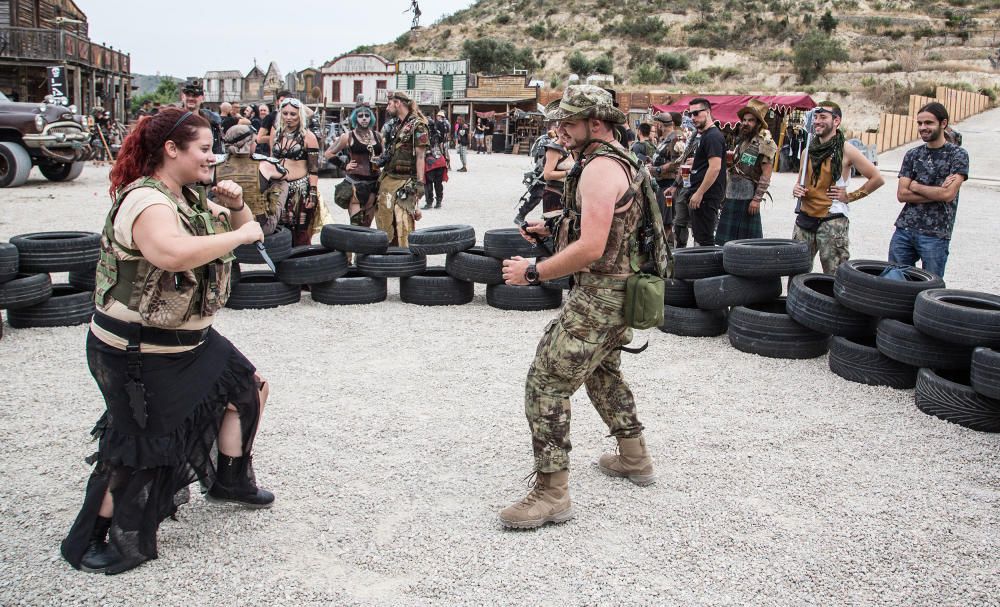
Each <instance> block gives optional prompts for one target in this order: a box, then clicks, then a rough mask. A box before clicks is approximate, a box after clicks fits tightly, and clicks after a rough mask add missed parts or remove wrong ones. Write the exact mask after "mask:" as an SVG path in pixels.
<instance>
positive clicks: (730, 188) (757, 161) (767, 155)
mask: <svg viewBox="0 0 1000 607" xmlns="http://www.w3.org/2000/svg"><path fill="white" fill-rule="evenodd" d="M767 113H768V108H767V105H766V104H764V103H763V102H761V101H758V100H756V99H751V100H750V102H749V104H747V105H746V106H745V107H743V108H741V109H740V111H739V112H738V113H737V116H739V117H740V119H741V120H742V118H743V116H744V115H746V114H751V115H752V116H753V117H754V118H756V120H757V128H756V131H755V132H753V133H749V134H748V135H746V136H744V135H743V134H742V131H741V134H740V137H739V140H738V141H737V143H736V149H735V150H734V151H733V164H732V166H731V167H729V169H728V171H729V175H728V176H727V177H728V179H727V180H726V201H725V203H723V206H722V215H721V217H720V219H719V227H718V229H717V230H716V232H715V244H717V245H724V244H726V243H727V242H729V241H730V240H738V239H742V238H763V237H764V229H763V227H762V225H761V219H760V203H761V201H762V200H763V199H764V195H765V194H767V188H768V186H770V184H771V168H772V166H773V164H774V153H775V152H776V151H777V150H778V146H777V145H776V144H775V143H774V139H772V138H771V132H770V131H769V130H768V128H767V123H766V122H765V120H764V119H765V117H766V116H767Z"/></svg>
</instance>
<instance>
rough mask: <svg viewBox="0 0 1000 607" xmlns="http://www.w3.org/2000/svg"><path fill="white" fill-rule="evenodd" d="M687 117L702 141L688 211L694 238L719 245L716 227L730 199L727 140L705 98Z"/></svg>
mask: <svg viewBox="0 0 1000 607" xmlns="http://www.w3.org/2000/svg"><path fill="white" fill-rule="evenodd" d="M687 114H688V115H689V116H690V117H691V120H692V121H693V122H694V126H695V128H696V129H698V135H699V137H700V139H701V142H700V143H699V144H698V149H697V150H696V151H695V153H694V160H693V164H692V165H691V197H690V198H689V199H688V203H687V204H688V209H689V210H690V217H691V235H692V236H693V237H694V240H695V243H696V244H698V245H702V246H704V245H712V244H715V225H716V223H717V222H718V219H719V211H720V210H721V209H722V202H723V201H724V200H725V197H726V173H725V171H723V170H722V167H723V162H724V160H725V158H726V137H725V135H723V134H722V131H720V130H719V127H717V126H715V121H714V120H713V119H712V104H711V103H709V101H708V100H707V99H703V98H701V97H699V98H697V99H692V100H691V103H689V104H688V111H687Z"/></svg>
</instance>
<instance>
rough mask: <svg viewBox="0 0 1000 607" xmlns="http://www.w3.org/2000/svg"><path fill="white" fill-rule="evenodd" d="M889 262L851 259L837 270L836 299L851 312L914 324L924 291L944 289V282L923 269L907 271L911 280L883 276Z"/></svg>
mask: <svg viewBox="0 0 1000 607" xmlns="http://www.w3.org/2000/svg"><path fill="white" fill-rule="evenodd" d="M889 265H891V264H889V262H886V261H876V260H871V259H850V260H848V261H845V262H844V263H842V264H840V267H838V268H837V273H836V282H834V285H833V295H834V297H836V298H837V301H838V302H840V303H841V304H843V305H845V306H847V307H848V308H850V309H852V310H854V311H856V312H861V313H862V314H867V315H868V316H877V317H879V318H896V319H898V320H910V319H911V318H912V317H913V302H914V300H916V298H917V295H918V294H919V293H920V292H921V291H925V290H927V289H940V288H944V281H943V280H942V279H941V278H940V277H939V276H936V275H934V274H931V273H930V272H928V271H926V270H921V269H919V268H907V269H906V270H904V274H905V275H906V278H907V280H905V281H902V280H894V279H891V278H884V277H881V276H879V274H881V273H882V270H884V269H885V268H887V267H889Z"/></svg>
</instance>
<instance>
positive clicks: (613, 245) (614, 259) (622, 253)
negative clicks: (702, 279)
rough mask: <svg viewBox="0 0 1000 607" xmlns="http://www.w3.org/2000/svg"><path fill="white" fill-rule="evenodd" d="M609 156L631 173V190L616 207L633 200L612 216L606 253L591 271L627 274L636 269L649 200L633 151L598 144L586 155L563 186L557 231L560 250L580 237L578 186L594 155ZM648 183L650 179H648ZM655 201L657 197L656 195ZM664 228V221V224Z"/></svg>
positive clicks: (557, 242)
mask: <svg viewBox="0 0 1000 607" xmlns="http://www.w3.org/2000/svg"><path fill="white" fill-rule="evenodd" d="M598 156H606V157H608V158H611V159H613V160H615V161H616V162H617V163H619V164H620V165H621V167H622V169H623V170H624V171H625V174H626V175H627V176H628V179H629V182H630V184H631V185H630V187H629V189H628V191H627V192H626V193H625V195H624V196H622V198H621V199H619V200H618V201H617V202H616V203H615V210H616V211H617V210H618V209H621V208H623V207H625V206H626V205H628V204H629V203H632V204H631V206H629V207H628V209H627V210H625V211H623V212H621V213H617V212H616V213H615V215H614V216H613V218H612V220H611V230H610V232H609V233H608V242H607V244H606V245H605V247H604V254H603V255H601V258H600V259H598V260H597V261H595V262H594V263H592V264H590V272H591V274H611V275H620V276H621V275H627V274H631V273H632V272H633V270H632V267H631V263H630V261H631V257H632V253H633V250H634V249H633V247H634V246H635V244H636V242H635V238H634V236H635V233H636V230H637V228H638V227H639V220H640V218H641V217H642V213H643V209H644V208H647V207H648V205H649V203H648V201H647V200H646V191H645V188H643V187H641V186H642V183H643V182H644V181H640V182H638V183H637V182H636V180H635V177H637V173H636V171H637V170H638V166H639V165H638V160H636V159H635V157H634V156H633V155H632V153H631V152H628V151H626V150H620V149H618V148H616V147H614V146H611V145H601V144H598V146H597V149H595V150H594V151H593V152H591V153H590V154H587V155H586V156H584V157H583V158H582V159H581V160H580V161H579V162H578V163H577V166H575V167H574V168H573V170H571V171H570V173H569V175H567V176H566V184H565V190H563V206H564V209H563V216H562V220H561V221H560V223H559V227H558V230H557V232H556V251H557V252H558V251H562V250H563V249H565V248H566V247H567V246H569V244H570V243H572V242H576V241H577V240H579V239H580V217H581V212H582V211H581V208H580V198H579V196H578V195H577V187H578V186H579V183H580V176H581V174H582V173H583V169H584V168H585V167H586V166H587V163H589V162H590V161H591V160H593V159H594V158H597V157H598ZM645 182H646V183H648V180H645ZM653 200H654V202H653V204H656V203H655V198H654V199H653ZM661 229H662V225H661Z"/></svg>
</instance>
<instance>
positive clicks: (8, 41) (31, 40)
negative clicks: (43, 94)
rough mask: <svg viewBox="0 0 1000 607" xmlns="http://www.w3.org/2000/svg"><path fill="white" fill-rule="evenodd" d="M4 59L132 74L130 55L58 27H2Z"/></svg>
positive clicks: (0, 55)
mask: <svg viewBox="0 0 1000 607" xmlns="http://www.w3.org/2000/svg"><path fill="white" fill-rule="evenodd" d="M0 59H20V60H29V61H45V62H50V63H70V64H75V65H82V66H86V67H92V68H97V69H102V70H106V71H109V72H116V73H121V74H128V73H129V72H130V68H131V66H130V65H129V56H128V55H126V54H125V53H120V52H118V51H116V50H113V49H110V48H108V47H106V46H102V45H100V44H95V43H93V42H91V41H90V40H88V39H87V38H84V37H82V36H77V35H76V34H71V33H69V32H64V31H62V30H55V29H42V28H27V27H0Z"/></svg>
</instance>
